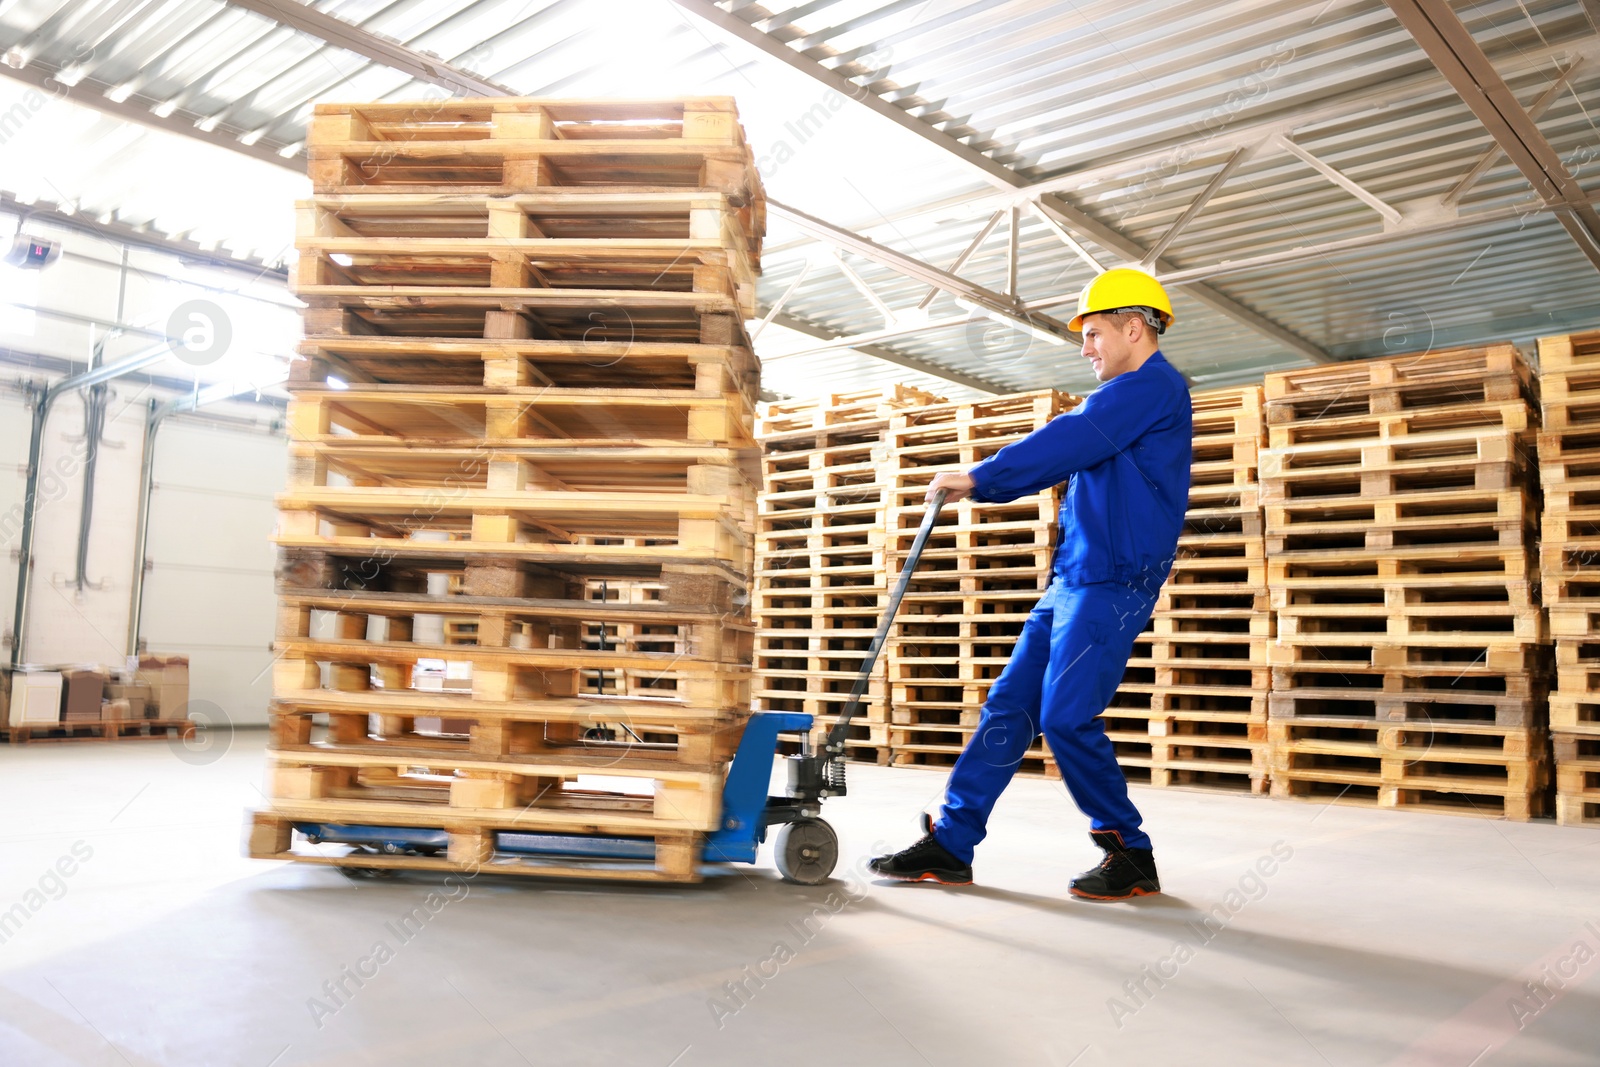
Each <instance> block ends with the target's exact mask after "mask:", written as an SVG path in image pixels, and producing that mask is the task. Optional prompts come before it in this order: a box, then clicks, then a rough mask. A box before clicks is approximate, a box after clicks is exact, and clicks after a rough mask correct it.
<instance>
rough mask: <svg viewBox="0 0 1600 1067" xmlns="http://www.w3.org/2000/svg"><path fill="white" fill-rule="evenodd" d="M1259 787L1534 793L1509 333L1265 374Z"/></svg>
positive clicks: (1530, 534) (1535, 637)
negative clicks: (1269, 657) (1503, 337)
mask: <svg viewBox="0 0 1600 1067" xmlns="http://www.w3.org/2000/svg"><path fill="white" fill-rule="evenodd" d="M1265 389H1266V414H1267V424H1268V435H1269V445H1270V447H1269V448H1267V449H1266V450H1265V451H1264V452H1263V453H1262V462H1261V467H1262V474H1261V484H1262V488H1263V490H1264V493H1265V499H1266V532H1267V564H1268V586H1269V589H1270V590H1271V594H1272V600H1273V607H1274V609H1275V610H1276V612H1277V627H1278V636H1277V638H1276V640H1275V642H1274V643H1273V645H1272V653H1273V663H1274V670H1273V677H1272V692H1271V698H1270V701H1271V708H1270V715H1271V724H1270V732H1271V742H1272V771H1271V773H1272V791H1273V793H1274V794H1275V795H1281V796H1308V797H1317V798H1325V799H1327V800H1334V799H1339V800H1343V801H1366V802H1370V803H1376V804H1378V805H1379V806H1384V807H1415V808H1434V809H1441V810H1453V811H1463V812H1467V813H1479V814H1484V815H1493V816H1504V817H1506V818H1511V819H1527V818H1529V817H1531V816H1533V815H1538V814H1540V813H1541V812H1543V811H1544V810H1545V808H1546V799H1547V786H1548V783H1549V764H1548V761H1547V755H1546V750H1547V743H1548V738H1547V732H1546V731H1547V724H1546V715H1545V707H1546V705H1545V691H1546V686H1547V684H1548V678H1547V667H1546V665H1545V652H1546V651H1547V650H1546V648H1545V646H1544V644H1543V642H1544V641H1545V639H1546V638H1545V628H1544V622H1543V616H1542V612H1541V609H1540V606H1539V601H1538V599H1537V595H1538V594H1537V588H1536V577H1537V570H1536V567H1537V562H1536V553H1535V551H1534V546H1535V545H1536V544H1537V543H1538V542H1537V537H1538V523H1539V486H1538V477H1537V474H1536V472H1535V464H1534V440H1533V437H1534V431H1535V428H1536V425H1537V417H1538V402H1537V398H1536V396H1535V394H1534V390H1533V378H1532V374H1531V372H1530V370H1529V368H1528V366H1527V364H1526V363H1525V362H1524V361H1523V360H1522V358H1521V356H1520V355H1519V354H1518V353H1517V351H1516V349H1515V348H1513V347H1512V346H1510V345H1499V346H1494V347H1488V348H1473V349H1457V350H1452V351H1447V352H1436V353H1428V354H1423V355H1416V356H1400V357H1395V358H1390V359H1380V360H1370V361H1363V362H1359V363H1348V364H1337V365H1332V366H1324V367H1315V368H1311V369H1308V370H1296V371H1288V372H1284V373H1278V374H1269V375H1268V376H1267V378H1266V382H1265Z"/></svg>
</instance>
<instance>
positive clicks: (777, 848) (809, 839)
mask: <svg viewBox="0 0 1600 1067" xmlns="http://www.w3.org/2000/svg"><path fill="white" fill-rule="evenodd" d="M772 853H773V858H774V859H775V860H776V861H777V863H778V873H779V874H781V875H783V880H784V881H786V882H797V883H799V884H800V885H821V884H822V883H823V882H826V881H827V880H828V876H829V875H831V874H832V873H833V867H834V864H836V863H838V862H839V836H838V835H837V834H835V833H834V832H833V827H831V826H829V825H828V824H827V823H825V822H823V821H822V820H821V819H796V820H795V821H794V822H791V823H784V824H783V825H782V826H781V827H779V828H778V834H777V836H776V837H775V838H773V842H772Z"/></svg>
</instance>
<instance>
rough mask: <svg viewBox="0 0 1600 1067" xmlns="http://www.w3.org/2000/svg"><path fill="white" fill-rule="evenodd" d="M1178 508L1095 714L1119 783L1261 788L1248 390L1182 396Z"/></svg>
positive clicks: (1258, 400) (1261, 646) (1261, 645)
mask: <svg viewBox="0 0 1600 1067" xmlns="http://www.w3.org/2000/svg"><path fill="white" fill-rule="evenodd" d="M1191 399H1192V402H1193V405H1194V459H1193V466H1192V468H1191V471H1190V490H1189V510H1188V514H1187V516H1186V517H1185V522H1184V528H1183V533H1182V534H1181V535H1180V537H1179V539H1178V551H1177V556H1176V558H1175V559H1174V561H1173V565H1172V574H1171V576H1170V577H1169V578H1168V579H1167V583H1166V585H1165V586H1164V587H1163V588H1162V590H1161V595H1160V599H1159V600H1158V601H1157V602H1156V609H1155V611H1154V612H1153V613H1152V614H1151V618H1150V622H1149V624H1148V625H1147V626H1146V628H1145V632H1144V633H1143V634H1141V635H1140V637H1139V639H1138V642H1137V644H1136V645H1135V646H1134V651H1133V656H1132V657H1131V658H1130V659H1129V661H1128V673H1127V675H1126V676H1125V678H1124V679H1123V683H1122V687H1121V688H1120V689H1119V690H1118V691H1117V696H1116V699H1115V700H1114V701H1113V703H1112V706H1111V707H1109V708H1107V709H1106V712H1105V714H1104V716H1102V717H1103V718H1104V719H1105V721H1106V731H1107V734H1108V735H1109V736H1110V737H1111V740H1112V744H1113V746H1114V747H1115V748H1116V750H1117V759H1118V762H1120V763H1121V764H1122V767H1123V770H1124V771H1125V772H1126V773H1127V775H1128V778H1129V780H1130V781H1141V782H1148V783H1150V784H1152V785H1160V786H1166V785H1187V786H1206V787H1210V788H1219V789H1229V790H1237V791H1242V792H1249V793H1262V792H1265V791H1266V788H1267V725H1266V724H1267V683H1268V661H1267V643H1268V641H1269V640H1270V639H1271V638H1272V636H1273V617H1272V612H1271V610H1270V608H1269V606H1268V603H1267V573H1266V571H1267V562H1266V558H1265V557H1266V547H1265V540H1264V537H1263V527H1262V513H1261V486H1260V482H1259V479H1258V474H1257V467H1258V454H1259V452H1260V447H1261V442H1262V440H1263V439H1264V430H1263V423H1262V408H1261V405H1262V396H1261V387H1260V386H1259V385H1253V386H1245V387H1243V388H1234V389H1211V390H1205V391H1201V392H1196V393H1194V394H1192V398H1191Z"/></svg>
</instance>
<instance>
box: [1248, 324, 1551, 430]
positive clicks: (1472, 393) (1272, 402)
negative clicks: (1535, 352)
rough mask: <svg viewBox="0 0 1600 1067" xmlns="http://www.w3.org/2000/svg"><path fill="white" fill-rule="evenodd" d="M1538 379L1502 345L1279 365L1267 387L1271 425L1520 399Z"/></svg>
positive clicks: (1268, 378)
mask: <svg viewBox="0 0 1600 1067" xmlns="http://www.w3.org/2000/svg"><path fill="white" fill-rule="evenodd" d="M1531 382H1532V371H1531V368H1529V366H1528V364H1527V361H1526V360H1525V359H1523V358H1522V354H1521V353H1520V352H1519V351H1518V350H1517V348H1516V346H1514V345H1511V344H1496V345H1489V346H1480V347H1466V348H1454V349H1448V350H1445V351H1440V352H1431V351H1430V352H1420V353H1411V354H1407V355H1399V356H1390V357H1387V358H1384V359H1367V360H1352V361H1349V362H1344V363H1338V364H1327V365H1323V366H1317V367H1308V368H1304V369H1300V370H1291V371H1279V372H1276V373H1273V374H1269V375H1267V376H1266V378H1265V379H1264V380H1263V382H1262V389H1263V391H1264V396H1265V408H1266V413H1267V421H1268V423H1280V424H1281V423H1287V422H1294V421H1301V420H1315V419H1321V418H1327V417H1330V416H1336V415H1338V414H1343V413H1344V412H1346V411H1349V410H1358V411H1362V412H1370V413H1378V412H1387V411H1396V410H1400V409H1401V408H1419V407H1432V406H1448V405H1452V404H1456V403H1459V402H1461V401H1462V400H1468V399H1485V400H1499V399H1516V398H1518V397H1525V396H1529V395H1531Z"/></svg>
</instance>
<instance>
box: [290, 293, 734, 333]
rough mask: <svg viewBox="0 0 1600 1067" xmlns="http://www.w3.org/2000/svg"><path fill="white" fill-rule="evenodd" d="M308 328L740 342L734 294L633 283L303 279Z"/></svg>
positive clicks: (363, 331)
mask: <svg viewBox="0 0 1600 1067" xmlns="http://www.w3.org/2000/svg"><path fill="white" fill-rule="evenodd" d="M300 295H301V299H303V300H304V301H305V302H306V304H307V305H308V308H307V310H306V311H305V312H303V313H302V316H303V318H304V320H305V330H306V334H307V336H311V337H318V338H321V337H328V336H334V337H353V336H359V335H368V334H377V335H381V336H388V337H403V338H415V339H429V340H431V339H433V338H449V337H481V338H495V337H511V338H519V337H530V336H536V335H537V336H543V337H548V338H550V339H552V340H556V341H566V342H581V341H590V342H608V343H613V344H628V343H630V342H642V343H645V344H657V343H664V344H694V343H703V344H740V345H746V346H748V344H749V340H748V337H747V335H746V334H745V333H744V327H743V325H742V323H741V321H740V314H741V310H742V309H741V308H740V306H739V303H738V300H737V299H736V297H735V295H734V294H732V293H730V292H727V291H725V290H722V289H718V288H712V289H710V290H708V291H696V292H653V291H649V290H633V289H538V288H520V287H517V286H514V285H507V286H497V287H494V288H473V287H464V286H458V287H443V286H441V287H430V286H425V285H422V286H419V285H392V286H382V287H379V286H361V285H317V286H308V287H305V288H304V289H302V291H301V293H300Z"/></svg>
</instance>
